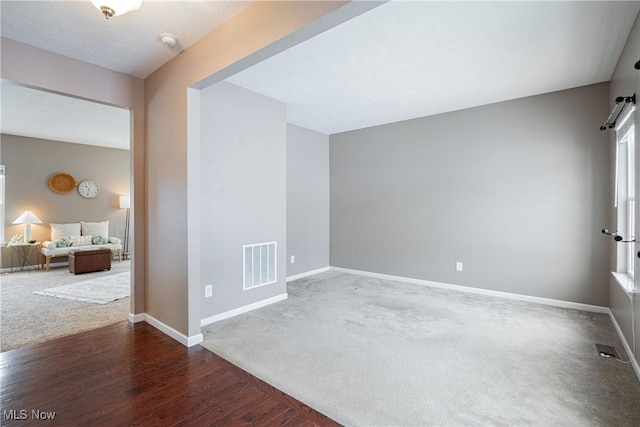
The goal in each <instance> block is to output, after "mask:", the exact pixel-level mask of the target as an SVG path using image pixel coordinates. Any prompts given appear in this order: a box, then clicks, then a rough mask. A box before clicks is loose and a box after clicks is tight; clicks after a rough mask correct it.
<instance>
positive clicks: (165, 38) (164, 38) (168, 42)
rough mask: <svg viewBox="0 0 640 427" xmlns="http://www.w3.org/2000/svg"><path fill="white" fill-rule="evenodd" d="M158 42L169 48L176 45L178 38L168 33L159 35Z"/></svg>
mask: <svg viewBox="0 0 640 427" xmlns="http://www.w3.org/2000/svg"><path fill="white" fill-rule="evenodd" d="M160 41H161V42H162V44H164V45H165V46H167V47H170V48H171V47H174V46H175V45H176V44H178V38H177V37H176V36H174V35H173V34H169V33H163V34H160Z"/></svg>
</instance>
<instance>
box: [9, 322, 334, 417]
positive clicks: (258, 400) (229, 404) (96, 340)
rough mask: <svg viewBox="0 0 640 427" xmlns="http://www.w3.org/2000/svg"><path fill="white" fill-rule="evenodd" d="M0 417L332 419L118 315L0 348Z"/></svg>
mask: <svg viewBox="0 0 640 427" xmlns="http://www.w3.org/2000/svg"><path fill="white" fill-rule="evenodd" d="M0 381H1V385H0V408H1V412H2V413H1V414H0V425H3V426H8V425H34V424H40V423H43V421H41V420H42V419H47V418H51V417H52V416H54V418H53V421H51V420H49V421H46V422H44V424H46V425H64V426H71V425H86V426H117V425H133V426H172V425H180V426H212V425H216V426H217V425H219V426H243V425H253V426H316V425H321V426H338V425H339V424H337V423H336V422H334V421H332V420H331V419H329V418H327V417H326V416H324V415H322V414H320V413H319V412H317V411H315V410H314V409H312V408H309V407H308V406H306V405H305V404H303V403H301V402H299V401H297V400H296V399H294V398H292V397H291V396H288V395H286V394H285V393H283V392H281V391H279V390H277V389H275V388H273V387H272V386H270V385H268V384H267V383H265V382H263V381H261V380H259V379H258V378H256V377H254V376H252V375H250V374H249V373H247V372H245V371H243V370H242V369H240V368H238V367H236V366H234V365H232V364H231V363H229V362H227V361H226V360H224V359H222V358H220V357H219V356H217V355H215V354H213V353H211V352H210V351H208V350H206V349H204V348H203V347H201V346H194V347H191V348H186V347H184V346H182V345H181V344H179V343H177V342H176V341H174V340H173V339H171V338H169V337H168V336H166V335H164V334H163V333H161V332H159V331H158V330H156V329H155V328H153V327H152V326H150V325H148V324H146V323H137V324H135V325H131V324H129V322H126V321H124V322H120V323H117V324H115V325H111V326H106V327H104V328H100V329H96V330H93V331H88V332H83V333H81V334H77V335H73V336H70V337H65V338H60V339H57V340H54V341H49V342H46V343H42V344H36V345H34V346H30V347H25V348H22V349H17V350H12V351H8V352H5V353H0Z"/></svg>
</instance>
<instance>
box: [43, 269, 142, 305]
mask: <svg viewBox="0 0 640 427" xmlns="http://www.w3.org/2000/svg"><path fill="white" fill-rule="evenodd" d="M130 276H131V274H130V272H128V271H127V272H124V273H117V274H110V275H108V276H100V277H96V278H94V279H89V280H85V281H82V282H78V283H72V284H70V285H64V286H58V287H55V288H49V289H43V290H41V291H33V293H34V294H37V295H45V296H50V297H56V298H64V299H70V300H74V301H85V302H93V303H96V304H107V303H109V302H111V301H116V300H119V299H122V298H126V297H128V296H129V294H130V291H131V285H130Z"/></svg>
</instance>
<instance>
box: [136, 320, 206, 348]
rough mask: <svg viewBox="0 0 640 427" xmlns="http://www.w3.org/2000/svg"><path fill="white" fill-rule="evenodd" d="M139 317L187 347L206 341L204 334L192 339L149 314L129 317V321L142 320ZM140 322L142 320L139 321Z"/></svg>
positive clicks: (193, 336) (194, 336)
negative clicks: (133, 319) (132, 319)
mask: <svg viewBox="0 0 640 427" xmlns="http://www.w3.org/2000/svg"><path fill="white" fill-rule="evenodd" d="M139 316H142V318H143V320H144V321H145V322H147V323H148V324H150V325H151V326H153V327H154V328H156V329H158V330H160V331H161V332H163V333H165V334H166V335H169V336H170V337H171V338H173V339H174V340H176V341H178V342H179V343H180V344H182V345H184V346H186V347H192V346H194V345H196V344H200V343H201V342H202V340H203V339H204V336H203V335H202V334H196V335H192V336H190V337H188V336H186V335H185V334H183V333H182V332H178V331H176V330H175V329H173V328H172V327H171V326H169V325H167V324H165V323H162V322H161V321H159V320H158V319H156V318H155V317H153V316H151V315H149V314H147V313H140V314H136V315H135V316H131V315H130V317H129V321H131V318H132V317H133V318H135V319H140V317H139ZM138 321H140V320H138Z"/></svg>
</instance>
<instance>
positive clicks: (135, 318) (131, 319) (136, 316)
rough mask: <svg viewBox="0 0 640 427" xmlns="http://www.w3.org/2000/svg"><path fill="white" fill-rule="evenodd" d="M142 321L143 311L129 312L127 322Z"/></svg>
mask: <svg viewBox="0 0 640 427" xmlns="http://www.w3.org/2000/svg"><path fill="white" fill-rule="evenodd" d="M139 322H144V313H138V314H133V313H129V323H139Z"/></svg>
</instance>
